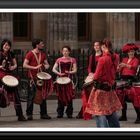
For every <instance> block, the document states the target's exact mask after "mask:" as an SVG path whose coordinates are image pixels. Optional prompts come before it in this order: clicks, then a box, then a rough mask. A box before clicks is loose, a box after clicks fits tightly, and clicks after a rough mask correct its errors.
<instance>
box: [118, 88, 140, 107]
mask: <svg viewBox="0 0 140 140" xmlns="http://www.w3.org/2000/svg"><path fill="white" fill-rule="evenodd" d="M116 93H117V95H118V97H119V99H120V102H121V103H122V104H124V102H125V96H127V97H128V99H129V100H130V101H131V102H132V103H133V104H134V106H136V107H140V86H134V87H131V88H130V89H124V90H123V91H122V90H116Z"/></svg>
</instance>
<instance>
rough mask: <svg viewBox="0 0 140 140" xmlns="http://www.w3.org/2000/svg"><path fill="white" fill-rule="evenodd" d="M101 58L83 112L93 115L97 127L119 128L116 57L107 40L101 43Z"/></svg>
mask: <svg viewBox="0 0 140 140" xmlns="http://www.w3.org/2000/svg"><path fill="white" fill-rule="evenodd" d="M101 49H102V51H103V56H102V57H100V58H99V60H98V64H97V67H96V71H95V73H94V75H93V79H94V80H95V82H96V84H95V85H94V87H93V89H92V91H91V93H90V96H89V100H88V104H87V106H86V109H85V112H87V113H90V114H93V115H95V119H96V125H97V127H120V124H119V120H118V116H117V113H116V111H117V110H120V109H121V108H122V106H121V103H120V101H119V99H118V97H117V95H116V92H115V90H114V85H115V78H116V70H117V65H118V61H119V60H118V56H117V55H116V54H115V53H114V52H113V50H112V43H111V42H110V41H109V40H108V39H104V40H103V41H102V45H101Z"/></svg>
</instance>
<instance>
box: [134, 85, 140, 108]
mask: <svg viewBox="0 0 140 140" xmlns="http://www.w3.org/2000/svg"><path fill="white" fill-rule="evenodd" d="M133 88H134V89H135V94H134V105H135V106H136V107H140V82H133Z"/></svg>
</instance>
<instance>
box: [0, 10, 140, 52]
mask: <svg viewBox="0 0 140 140" xmlns="http://www.w3.org/2000/svg"><path fill="white" fill-rule="evenodd" d="M139 17H140V16H139V14H138V13H137V14H136V13H69V12H66V13H0V40H1V39H3V38H8V39H10V40H11V41H12V43H13V49H31V48H32V47H31V40H32V39H33V38H42V39H43V40H44V42H45V43H46V46H47V49H48V50H49V51H50V52H53V50H60V48H61V47H62V46H63V45H70V46H71V48H72V49H79V48H80V49H87V48H89V47H90V45H91V43H92V42H93V41H95V40H101V39H103V38H106V37H107V38H109V39H110V40H111V41H112V43H113V46H114V48H115V49H121V47H122V45H123V44H124V43H127V42H138V41H139V39H140V37H139V31H140V30H139V24H140V23H139V19H140V18H139ZM19 24H20V25H19ZM20 33H21V34H20Z"/></svg>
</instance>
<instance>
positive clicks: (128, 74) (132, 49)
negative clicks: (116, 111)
mask: <svg viewBox="0 0 140 140" xmlns="http://www.w3.org/2000/svg"><path fill="white" fill-rule="evenodd" d="M138 49H139V48H138V46H136V45H135V44H134V43H127V44H125V45H124V46H123V49H122V52H123V53H127V54H128V56H127V57H125V58H123V60H122V62H121V63H120V64H119V67H118V70H119V71H120V75H121V79H122V80H127V81H129V83H130V87H129V88H125V89H124V90H123V91H121V90H120V91H119V90H117V95H118V97H119V98H120V101H121V103H122V106H123V109H122V116H121V117H120V118H119V120H120V121H127V116H126V110H127V104H126V101H127V100H129V101H131V102H132V103H133V106H134V109H135V111H136V114H137V119H136V121H135V123H140V105H139V106H136V105H135V102H136V101H137V100H139V99H138V96H135V95H136V94H135V89H134V88H133V87H132V82H135V80H136V79H135V78H136V77H135V76H136V72H137V69H138V66H139V60H138V58H137V57H136V50H138ZM134 96H135V98H134ZM134 99H135V100H134ZM136 99H137V100H136Z"/></svg>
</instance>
